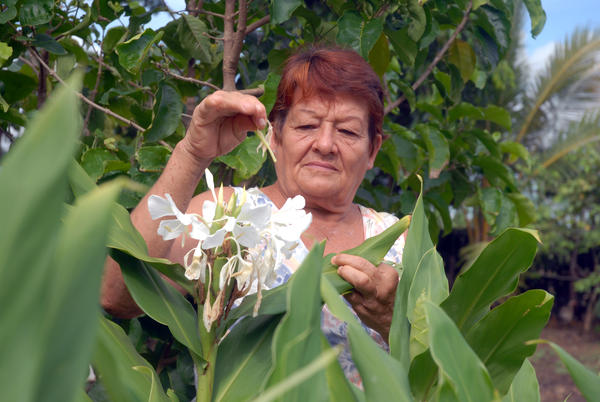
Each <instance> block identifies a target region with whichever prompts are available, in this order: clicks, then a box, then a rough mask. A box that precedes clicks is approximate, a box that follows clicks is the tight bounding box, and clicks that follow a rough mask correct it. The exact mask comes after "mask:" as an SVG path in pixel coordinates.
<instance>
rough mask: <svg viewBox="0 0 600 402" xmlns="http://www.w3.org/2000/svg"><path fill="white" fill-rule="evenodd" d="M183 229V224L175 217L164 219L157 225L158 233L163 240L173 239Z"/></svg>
mask: <svg viewBox="0 0 600 402" xmlns="http://www.w3.org/2000/svg"><path fill="white" fill-rule="evenodd" d="M184 231H185V226H184V225H182V224H181V222H179V220H177V219H165V220H162V221H160V224H159V225H158V231H157V232H158V234H159V235H161V236H162V238H163V240H173V239H175V238H177V237H179V235H181V234H182V233H183V232H184Z"/></svg>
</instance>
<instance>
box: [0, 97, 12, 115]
mask: <svg viewBox="0 0 600 402" xmlns="http://www.w3.org/2000/svg"><path fill="white" fill-rule="evenodd" d="M0 107H2V111H3V112H4V113H6V112H7V111H8V109H10V105H9V104H8V103H6V100H4V98H3V97H2V95H0Z"/></svg>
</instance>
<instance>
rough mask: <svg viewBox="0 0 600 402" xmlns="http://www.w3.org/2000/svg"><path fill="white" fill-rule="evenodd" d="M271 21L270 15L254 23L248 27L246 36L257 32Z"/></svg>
mask: <svg viewBox="0 0 600 402" xmlns="http://www.w3.org/2000/svg"><path fill="white" fill-rule="evenodd" d="M269 21H271V16H270V15H265V16H264V17H262V18H261V19H259V20H257V21H254V22H253V23H252V24H250V25H248V26H247V27H246V35H248V34H249V33H250V32H253V31H256V30H257V29H258V28H260V27H262V26H263V25H266V24H268V23H269Z"/></svg>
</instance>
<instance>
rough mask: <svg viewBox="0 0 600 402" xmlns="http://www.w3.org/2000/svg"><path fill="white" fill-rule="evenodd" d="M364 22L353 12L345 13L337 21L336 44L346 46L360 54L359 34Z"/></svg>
mask: <svg viewBox="0 0 600 402" xmlns="http://www.w3.org/2000/svg"><path fill="white" fill-rule="evenodd" d="M363 24H364V21H363V19H362V17H361V16H360V15H359V14H357V13H356V12H354V11H345V12H344V14H343V15H342V16H341V17H340V19H339V20H338V34H337V42H338V43H340V44H343V45H348V46H349V47H351V48H352V49H354V50H356V51H357V52H359V53H360V51H361V48H360V42H361V38H360V34H361V31H362V26H363Z"/></svg>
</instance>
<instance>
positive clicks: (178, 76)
mask: <svg viewBox="0 0 600 402" xmlns="http://www.w3.org/2000/svg"><path fill="white" fill-rule="evenodd" d="M152 64H154V66H155V67H157V68H158V69H160V71H162V72H163V73H165V74H167V75H169V76H171V77H173V78H175V79H177V80H180V81H186V82H191V83H192V84H196V85H200V86H205V87H210V88H212V89H214V90H216V91H218V90H219V89H221V88H219V87H218V86H216V85H215V84H213V83H211V82H208V81H200V80H197V79H195V78H192V77H185V76H183V75H179V74H177V73H174V72H172V71H169V69H167V68H165V67H163V66H161V65H160V64H159V63H152Z"/></svg>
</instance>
